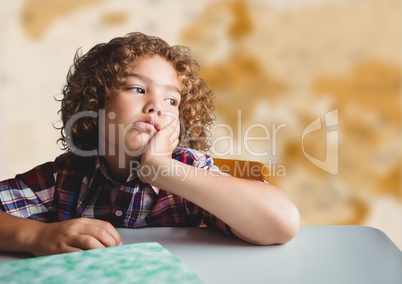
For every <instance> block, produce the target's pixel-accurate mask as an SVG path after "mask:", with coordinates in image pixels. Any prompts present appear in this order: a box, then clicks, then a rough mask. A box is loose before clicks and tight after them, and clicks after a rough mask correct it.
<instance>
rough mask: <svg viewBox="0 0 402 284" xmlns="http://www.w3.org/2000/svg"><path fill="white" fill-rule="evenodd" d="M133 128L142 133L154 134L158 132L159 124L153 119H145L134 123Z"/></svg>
mask: <svg viewBox="0 0 402 284" xmlns="http://www.w3.org/2000/svg"><path fill="white" fill-rule="evenodd" d="M133 125H134V127H135V128H136V129H138V130H141V131H144V132H156V131H159V130H160V125H159V123H158V122H157V121H156V120H155V118H153V117H149V118H146V119H144V120H139V121H136V122H134V124H133Z"/></svg>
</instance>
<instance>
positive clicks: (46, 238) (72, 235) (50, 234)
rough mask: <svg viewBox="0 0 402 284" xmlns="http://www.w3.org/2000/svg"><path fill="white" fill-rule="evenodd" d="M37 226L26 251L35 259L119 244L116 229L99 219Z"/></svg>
mask: <svg viewBox="0 0 402 284" xmlns="http://www.w3.org/2000/svg"><path fill="white" fill-rule="evenodd" d="M38 224H40V226H38V227H37V230H36V231H35V232H34V234H33V239H32V241H31V249H30V251H31V253H33V254H34V255H36V256H40V255H50V254H58V253H66V252H75V251H81V250H88V249H96V248H104V247H110V246H117V245H120V244H121V238H120V235H119V233H118V232H117V231H116V229H115V228H114V227H113V226H112V225H111V224H110V223H108V222H106V221H102V220H96V219H88V218H77V219H71V220H68V221H63V222H57V223H38Z"/></svg>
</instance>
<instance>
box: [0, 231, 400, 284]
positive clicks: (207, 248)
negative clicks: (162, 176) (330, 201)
mask: <svg viewBox="0 0 402 284" xmlns="http://www.w3.org/2000/svg"><path fill="white" fill-rule="evenodd" d="M119 232H120V234H121V236H122V239H123V244H130V243H139V242H150V241H155V242H159V243H160V244H162V245H163V246H164V247H165V248H167V249H168V250H169V251H170V252H172V253H173V254H174V255H176V256H177V257H178V258H180V259H181V260H182V261H183V262H184V263H185V264H186V265H187V266H188V267H189V268H190V269H192V270H193V271H194V272H196V273H197V274H198V275H199V276H200V277H201V278H202V279H204V280H205V282H206V283H219V284H221V283H285V284H288V283H289V284H291V283H308V284H314V283H319V284H323V283H336V284H346V283H353V284H356V283H364V284H369V283H381V284H383V283H384V284H386V283H395V284H401V283H402V252H401V251H400V250H399V249H398V248H397V247H396V246H395V244H394V243H392V242H391V240H390V239H389V238H388V237H387V236H386V235H385V234H384V233H382V232H381V231H379V230H376V229H373V228H369V227H361V226H319V227H309V226H306V227H302V228H301V231H300V232H299V234H298V235H297V236H296V238H295V239H293V240H292V241H291V242H289V243H287V244H285V245H281V246H266V247H263V246H255V245H250V244H247V243H245V242H243V241H241V240H238V239H235V238H230V237H227V236H225V235H223V234H221V233H219V232H215V231H211V230H208V229H203V228H145V229H119ZM25 256H26V255H23V254H5V253H0V263H1V262H5V261H10V260H13V259H18V258H22V257H25Z"/></svg>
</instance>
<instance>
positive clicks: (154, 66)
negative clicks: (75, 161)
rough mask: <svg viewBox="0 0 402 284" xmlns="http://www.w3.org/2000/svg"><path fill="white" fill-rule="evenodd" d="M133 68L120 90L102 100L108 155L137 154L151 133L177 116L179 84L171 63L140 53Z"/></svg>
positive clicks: (134, 155) (156, 56)
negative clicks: (103, 102) (103, 101)
mask: <svg viewBox="0 0 402 284" xmlns="http://www.w3.org/2000/svg"><path fill="white" fill-rule="evenodd" d="M132 67H133V71H132V73H131V74H130V76H129V77H128V78H127V82H126V84H125V85H124V86H123V88H122V90H121V91H120V92H118V93H117V94H115V95H112V96H111V97H110V99H108V100H106V101H105V128H104V139H105V149H106V153H108V154H109V156H110V155H111V154H112V155H113V154H114V155H121V154H122V151H124V153H125V155H126V156H127V155H128V156H132V157H139V156H140V155H141V154H142V151H143V150H144V148H145V147H146V145H147V144H148V143H149V141H150V139H151V138H152V136H153V135H154V134H155V133H156V132H157V131H159V130H161V129H162V128H164V127H165V126H166V125H168V124H169V123H170V122H171V121H172V120H173V119H178V116H179V104H180V99H181V95H180V87H181V85H180V82H179V79H178V74H177V72H176V70H175V69H174V67H173V66H172V65H171V63H170V62H168V61H167V60H165V59H164V58H162V57H160V56H158V55H154V56H142V57H140V58H138V59H137V60H136V61H135V62H133V63H132ZM158 112H162V114H160V113H159V114H158ZM101 139H102V138H101Z"/></svg>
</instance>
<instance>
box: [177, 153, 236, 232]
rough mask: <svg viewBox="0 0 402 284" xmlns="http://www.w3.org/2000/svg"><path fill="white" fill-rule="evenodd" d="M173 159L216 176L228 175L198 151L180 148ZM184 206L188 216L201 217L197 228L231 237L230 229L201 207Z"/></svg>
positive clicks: (192, 204) (190, 204) (189, 203)
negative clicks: (208, 229) (215, 231)
mask: <svg viewBox="0 0 402 284" xmlns="http://www.w3.org/2000/svg"><path fill="white" fill-rule="evenodd" d="M174 158H176V159H177V160H179V161H181V162H183V163H185V164H188V165H192V166H194V167H197V168H201V169H204V170H208V171H213V172H215V173H216V174H221V175H225V176H229V174H227V173H224V172H221V171H220V170H219V168H218V167H217V166H216V165H215V164H214V161H213V158H212V157H210V156H208V155H206V154H204V153H201V152H199V151H195V150H190V149H184V148H181V149H179V150H177V151H176V152H175V153H174ZM186 205H187V206H186V207H187V213H188V214H189V215H190V216H193V215H198V216H199V215H201V216H202V219H201V222H200V224H199V226H206V227H214V228H217V229H218V230H220V231H222V232H224V233H225V234H227V235H230V236H233V233H232V232H231V230H230V227H229V226H228V225H227V224H226V223H225V222H223V221H222V220H220V219H219V218H218V217H216V216H215V215H213V214H211V213H209V212H208V211H206V210H204V209H202V208H201V207H199V206H198V205H196V204H194V203H192V202H189V201H187V204H186Z"/></svg>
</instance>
